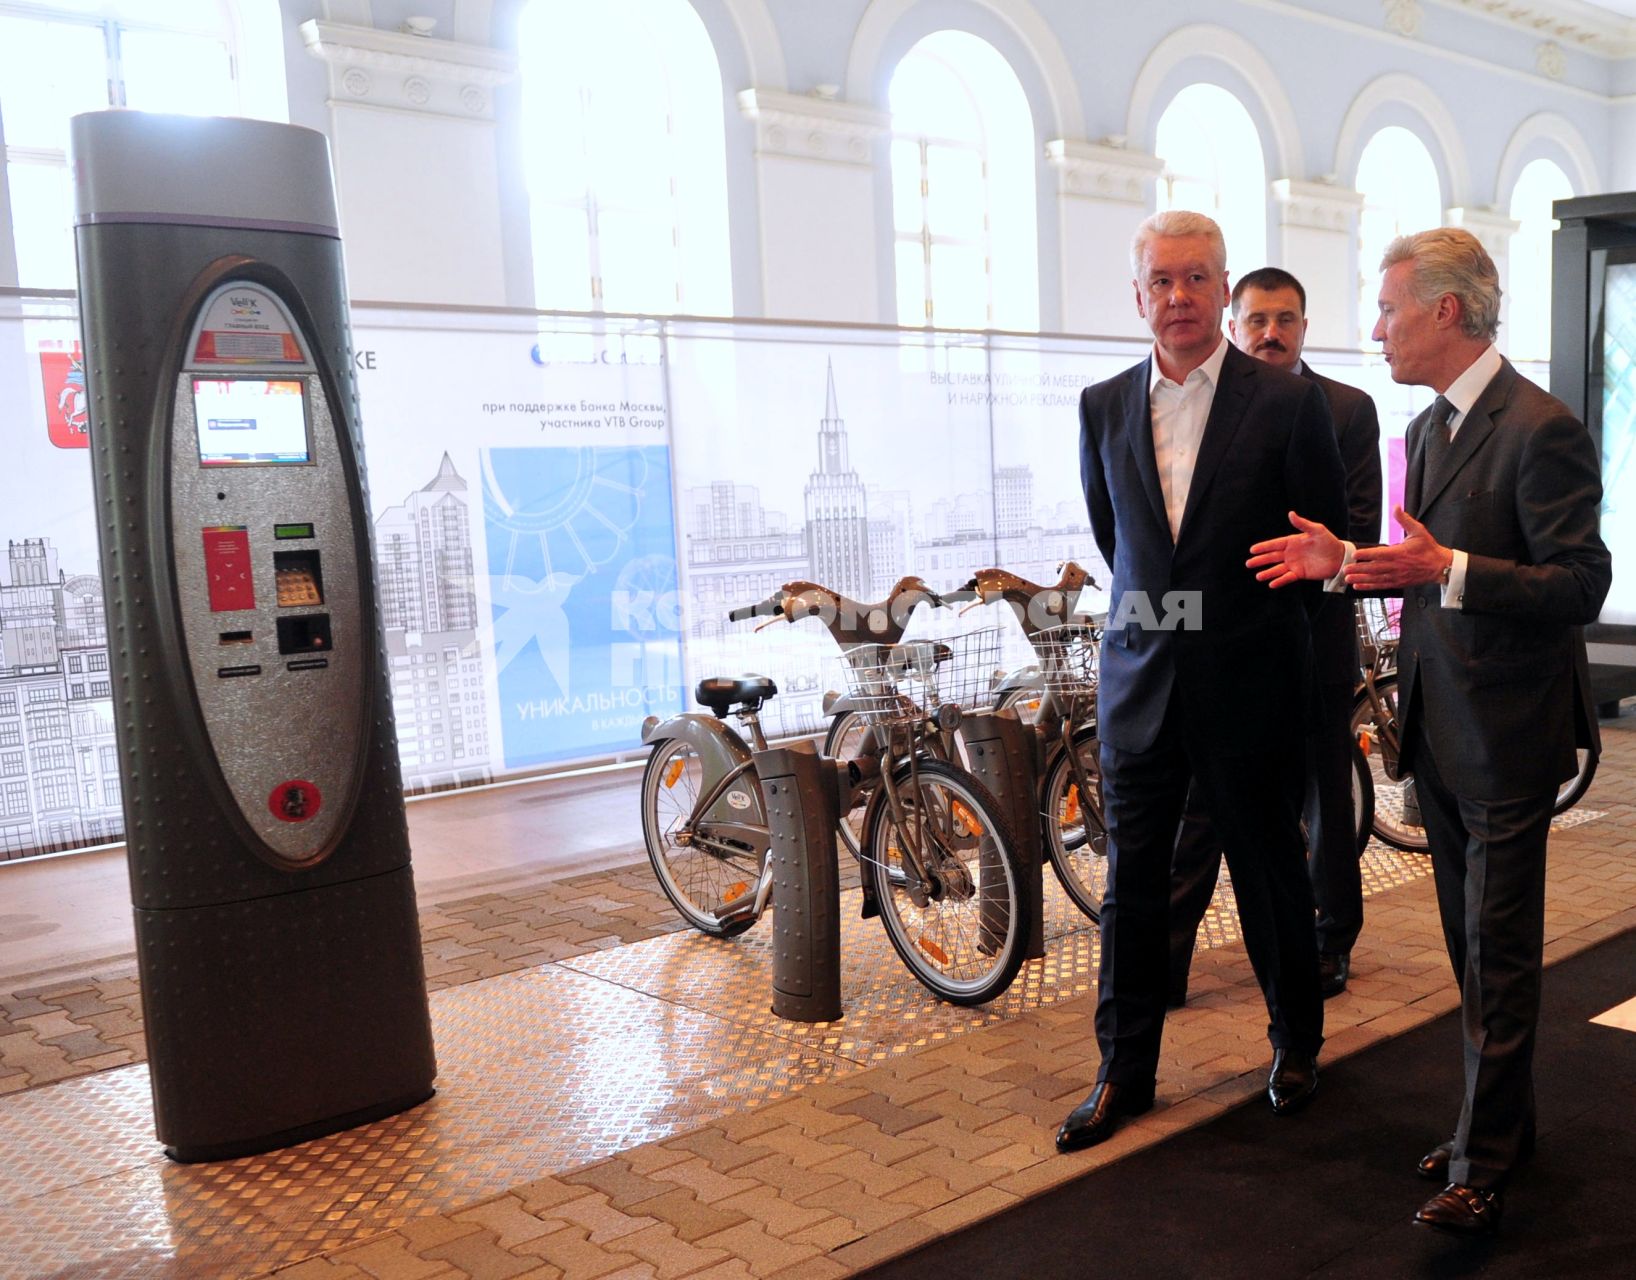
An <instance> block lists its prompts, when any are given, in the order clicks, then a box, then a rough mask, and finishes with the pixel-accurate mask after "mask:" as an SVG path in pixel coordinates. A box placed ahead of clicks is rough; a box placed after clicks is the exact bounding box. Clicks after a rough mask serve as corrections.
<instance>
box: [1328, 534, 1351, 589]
mask: <svg viewBox="0 0 1636 1280" xmlns="http://www.w3.org/2000/svg"><path fill="white" fill-rule="evenodd" d="M1357 558H1358V544H1357V543H1355V542H1347V541H1345V540H1344V539H1343V540H1342V542H1341V567H1340V568H1339V569H1337V570H1335V576H1334V577H1333V578H1331V579H1330V580H1329V581H1328V582H1326V583H1324V590H1325V591H1345V590H1346V566H1347V565H1349V564H1351V563H1352V562H1353V561H1354V560H1356V559H1357Z"/></svg>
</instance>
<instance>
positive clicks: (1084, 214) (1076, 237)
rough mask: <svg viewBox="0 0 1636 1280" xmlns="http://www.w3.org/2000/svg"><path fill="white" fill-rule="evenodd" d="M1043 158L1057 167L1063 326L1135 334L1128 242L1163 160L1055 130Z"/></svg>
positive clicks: (1149, 206)
mask: <svg viewBox="0 0 1636 1280" xmlns="http://www.w3.org/2000/svg"><path fill="white" fill-rule="evenodd" d="M1045 158H1046V160H1047V162H1048V163H1050V164H1051V165H1052V166H1053V167H1054V168H1055V169H1056V170H1057V180H1058V186H1057V201H1058V207H1059V209H1060V212H1061V217H1060V223H1061V227H1062V279H1061V288H1062V326H1063V328H1064V329H1065V330H1067V331H1068V332H1069V333H1089V334H1097V335H1107V336H1110V337H1128V336H1135V337H1142V336H1145V335H1146V334H1147V332H1148V331H1147V328H1146V326H1145V325H1143V323H1142V319H1141V317H1140V316H1138V315H1137V314H1136V302H1135V298H1134V296H1133V294H1132V293H1131V283H1130V281H1131V273H1130V242H1131V237H1132V236H1134V235H1135V234H1136V228H1137V227H1138V226H1139V225H1140V224H1141V221H1142V219H1143V218H1145V217H1147V216H1148V215H1149V214H1150V213H1152V212H1153V209H1154V196H1153V186H1154V183H1155V182H1156V181H1157V179H1158V177H1159V174H1160V172H1161V171H1162V170H1163V169H1164V161H1162V160H1160V159H1159V158H1158V157H1157V156H1150V155H1145V154H1143V153H1142V152H1139V151H1127V150H1125V148H1123V147H1116V146H1110V145H1107V144H1106V143H1099V142H1079V141H1074V140H1071V139H1067V138H1056V139H1053V140H1052V141H1050V142H1047V143H1046V144H1045Z"/></svg>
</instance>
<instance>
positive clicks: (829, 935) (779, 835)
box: [755, 740, 841, 1022]
mask: <svg viewBox="0 0 1636 1280" xmlns="http://www.w3.org/2000/svg"><path fill="white" fill-rule="evenodd" d="M755 761H756V772H757V773H758V774H759V776H760V778H761V790H762V794H763V795H764V796H765V798H766V801H767V826H768V828H769V830H770V832H771V835H772V848H771V849H770V850H769V852H768V857H769V858H771V859H772V868H773V892H772V906H773V1005H772V1010H773V1013H775V1014H776V1015H777V1016H778V1017H780V1018H787V1019H789V1020H790V1021H792V1022H833V1021H835V1019H837V1018H839V1017H840V1016H841V891H840V875H839V869H838V868H837V866H836V859H835V824H836V821H837V819H838V814H839V805H840V800H839V795H838V789H837V775H836V766H835V764H834V763H833V762H832V761H829V760H826V759H825V758H824V757H823V756H821V755H819V754H818V749H817V747H816V746H815V745H814V744H813V743H812V742H810V741H807V740H802V741H799V742H794V743H791V744H790V745H789V746H783V747H773V748H770V749H768V750H766V751H758V752H756V753H755Z"/></svg>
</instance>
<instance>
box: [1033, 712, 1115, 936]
mask: <svg viewBox="0 0 1636 1280" xmlns="http://www.w3.org/2000/svg"><path fill="white" fill-rule="evenodd" d="M1072 749H1073V751H1074V753H1075V755H1077V756H1078V758H1079V760H1080V763H1081V765H1082V767H1083V769H1084V772H1085V774H1086V778H1087V781H1088V783H1089V789H1090V794H1088V795H1086V794H1082V793H1081V791H1080V787H1079V783H1078V781H1077V779H1076V778H1075V776H1074V768H1073V760H1072V758H1071V757H1070V756H1069V754H1068V752H1067V750H1065V749H1063V748H1061V747H1059V748H1058V749H1057V751H1056V754H1055V756H1054V757H1053V759H1052V761H1051V764H1050V765H1049V766H1048V767H1047V768H1046V770H1045V783H1044V785H1043V786H1041V788H1040V823H1041V825H1042V826H1043V827H1044V830H1045V853H1046V856H1047V857H1049V858H1050V859H1051V867H1052V869H1053V870H1054V871H1055V872H1056V873H1057V879H1058V880H1059V881H1061V882H1062V887H1063V889H1064V890H1065V891H1066V892H1067V894H1068V896H1069V897H1070V898H1072V899H1073V900H1074V905H1075V906H1076V907H1078V908H1079V909H1080V910H1081V911H1083V912H1084V913H1085V914H1086V915H1087V916H1089V917H1090V918H1091V919H1092V920H1097V921H1100V920H1101V919H1102V895H1103V894H1104V893H1106V892H1107V888H1108V828H1107V826H1106V825H1105V824H1104V822H1103V818H1102V767H1101V763H1100V761H1099V759H1098V752H1099V750H1100V745H1099V744H1098V742H1097V737H1096V729H1095V728H1094V727H1089V728H1082V729H1079V730H1077V731H1076V732H1075V733H1074V736H1073V742H1072Z"/></svg>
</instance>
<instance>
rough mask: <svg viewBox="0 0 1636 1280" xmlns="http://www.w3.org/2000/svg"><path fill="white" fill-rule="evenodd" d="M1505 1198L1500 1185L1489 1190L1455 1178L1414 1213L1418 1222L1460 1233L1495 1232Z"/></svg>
mask: <svg viewBox="0 0 1636 1280" xmlns="http://www.w3.org/2000/svg"><path fill="white" fill-rule="evenodd" d="M1504 1207H1505V1201H1504V1199H1503V1198H1502V1197H1501V1195H1500V1192H1499V1190H1498V1189H1495V1190H1493V1191H1485V1190H1483V1189H1482V1188H1481V1187H1467V1186H1464V1185H1462V1184H1461V1183H1458V1182H1451V1183H1449V1185H1448V1186H1446V1187H1444V1188H1443V1189H1442V1190H1441V1191H1439V1192H1438V1193H1437V1194H1436V1195H1434V1196H1433V1197H1432V1198H1431V1199H1430V1200H1428V1201H1426V1203H1425V1204H1423V1205H1421V1206H1420V1211H1419V1212H1418V1213H1416V1214H1415V1215H1414V1220H1415V1225H1416V1226H1421V1227H1436V1228H1437V1229H1438V1230H1439V1231H1449V1232H1452V1233H1453V1234H1455V1235H1459V1236H1491V1235H1493V1234H1494V1233H1495V1232H1496V1231H1498V1230H1499V1229H1500V1211H1501V1210H1502V1209H1503V1208H1504Z"/></svg>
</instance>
